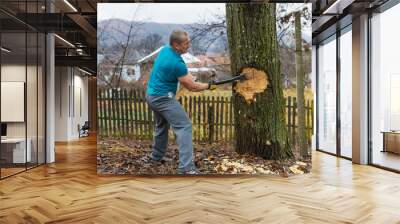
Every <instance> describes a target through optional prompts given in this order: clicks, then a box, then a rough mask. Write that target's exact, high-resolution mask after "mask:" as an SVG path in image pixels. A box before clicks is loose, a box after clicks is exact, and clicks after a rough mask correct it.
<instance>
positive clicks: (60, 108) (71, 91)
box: [55, 67, 88, 141]
mask: <svg viewBox="0 0 400 224" xmlns="http://www.w3.org/2000/svg"><path fill="white" fill-rule="evenodd" d="M55 85H56V91H55V126H56V133H55V140H56V141H70V140H73V139H77V138H78V137H79V133H78V124H80V125H81V126H82V125H83V124H84V122H85V121H87V120H88V78H87V77H85V76H83V73H81V72H80V71H79V70H77V69H76V68H72V67H56V84H55ZM80 107H81V108H80Z"/></svg>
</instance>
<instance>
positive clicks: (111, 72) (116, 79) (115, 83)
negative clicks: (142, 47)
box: [98, 6, 143, 88]
mask: <svg viewBox="0 0 400 224" xmlns="http://www.w3.org/2000/svg"><path fill="white" fill-rule="evenodd" d="M139 10H140V6H139V7H137V8H136V10H135V11H134V12H133V13H132V18H131V20H130V22H129V28H128V29H127V31H126V30H125V29H123V28H120V27H113V26H112V25H111V21H112V20H109V21H108V23H106V24H105V25H104V26H103V28H100V29H99V30H100V31H99V34H98V38H99V41H100V42H99V44H98V46H99V53H100V54H102V55H103V56H104V58H103V59H102V61H101V62H100V63H99V64H98V71H99V74H98V79H99V81H100V82H101V83H103V84H104V85H105V86H107V87H108V88H118V87H120V84H121V78H122V74H123V67H124V65H125V63H126V60H127V56H128V55H129V51H130V50H132V49H131V48H130V46H131V45H132V42H133V40H134V39H135V37H136V34H137V33H138V31H139V30H140V29H141V26H142V25H143V23H140V22H134V19H135V17H136V16H137V14H138V12H139ZM109 30H113V31H115V32H116V33H118V34H119V35H122V36H123V37H124V38H125V40H124V41H123V42H121V41H119V40H120V38H116V37H115V36H113V35H111V36H110V35H107V36H106V35H105V33H107V31H109ZM108 38H110V39H112V41H113V44H112V46H105V41H106V40H107V39H108Z"/></svg>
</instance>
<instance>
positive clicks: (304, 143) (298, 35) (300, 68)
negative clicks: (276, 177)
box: [294, 12, 308, 157]
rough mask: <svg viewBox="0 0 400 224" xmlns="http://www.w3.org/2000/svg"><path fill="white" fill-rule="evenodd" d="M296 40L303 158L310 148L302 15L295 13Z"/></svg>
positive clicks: (298, 108)
mask: <svg viewBox="0 0 400 224" xmlns="http://www.w3.org/2000/svg"><path fill="white" fill-rule="evenodd" d="M294 16H295V38H296V75H297V80H296V82H297V85H296V86H297V87H296V89H297V111H298V129H297V140H298V146H299V148H300V155H301V156H302V157H307V156H308V146H307V137H306V115H305V108H304V107H305V103H304V67H303V45H302V38H301V23H300V19H301V14H300V12H295V13H294Z"/></svg>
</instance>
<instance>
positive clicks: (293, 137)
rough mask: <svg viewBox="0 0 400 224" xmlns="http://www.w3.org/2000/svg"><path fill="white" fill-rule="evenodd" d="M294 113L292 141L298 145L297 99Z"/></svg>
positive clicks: (294, 104)
mask: <svg viewBox="0 0 400 224" xmlns="http://www.w3.org/2000/svg"><path fill="white" fill-rule="evenodd" d="M292 108H293V113H292V125H293V126H292V139H293V142H294V143H296V142H297V141H296V129H297V125H296V117H297V101H296V97H293V107H292Z"/></svg>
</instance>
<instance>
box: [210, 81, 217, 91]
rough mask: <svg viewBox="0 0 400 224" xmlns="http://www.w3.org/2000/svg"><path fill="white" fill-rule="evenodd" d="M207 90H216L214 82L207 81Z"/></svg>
mask: <svg viewBox="0 0 400 224" xmlns="http://www.w3.org/2000/svg"><path fill="white" fill-rule="evenodd" d="M208 89H209V90H215V89H217V85H215V82H214V80H210V81H208Z"/></svg>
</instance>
